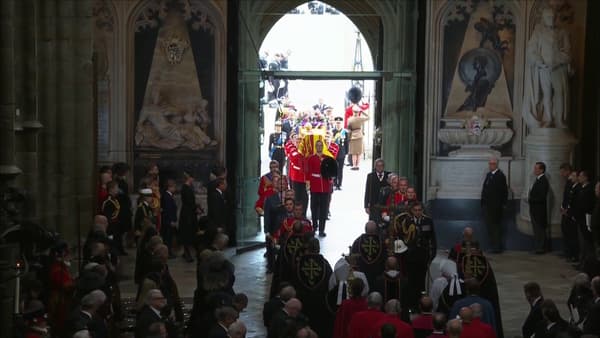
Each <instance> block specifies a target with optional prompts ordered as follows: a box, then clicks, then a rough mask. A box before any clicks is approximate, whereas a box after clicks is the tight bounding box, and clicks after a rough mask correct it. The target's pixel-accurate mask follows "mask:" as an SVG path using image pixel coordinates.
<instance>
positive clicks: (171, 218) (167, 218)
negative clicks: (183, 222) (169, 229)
mask: <svg viewBox="0 0 600 338" xmlns="http://www.w3.org/2000/svg"><path fill="white" fill-rule="evenodd" d="M160 196H161V199H160V207H161V209H162V210H161V222H162V225H163V227H164V226H171V223H172V222H177V204H176V203H175V198H174V197H173V196H172V195H171V194H170V193H168V192H167V191H163V192H162V194H161V195H160Z"/></svg>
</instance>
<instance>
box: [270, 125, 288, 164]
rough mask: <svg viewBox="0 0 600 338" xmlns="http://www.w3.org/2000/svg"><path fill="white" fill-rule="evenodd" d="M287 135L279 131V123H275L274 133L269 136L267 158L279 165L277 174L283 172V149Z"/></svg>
mask: <svg viewBox="0 0 600 338" xmlns="http://www.w3.org/2000/svg"><path fill="white" fill-rule="evenodd" d="M286 138H287V135H285V133H283V132H282V131H281V121H279V120H278V121H276V122H275V132H274V133H272V134H271V135H269V156H271V160H273V161H277V162H278V163H279V172H283V165H284V164H285V150H284V148H283V146H284V144H285V141H286Z"/></svg>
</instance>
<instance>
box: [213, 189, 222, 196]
mask: <svg viewBox="0 0 600 338" xmlns="http://www.w3.org/2000/svg"><path fill="white" fill-rule="evenodd" d="M215 189H217V191H218V192H219V194H221V195H223V192H222V191H221V189H219V188H215Z"/></svg>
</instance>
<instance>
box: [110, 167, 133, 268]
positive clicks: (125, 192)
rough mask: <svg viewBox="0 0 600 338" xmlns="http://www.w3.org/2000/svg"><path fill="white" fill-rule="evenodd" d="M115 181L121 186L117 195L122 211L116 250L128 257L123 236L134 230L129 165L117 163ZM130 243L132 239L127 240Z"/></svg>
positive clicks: (114, 171) (113, 170) (113, 169)
mask: <svg viewBox="0 0 600 338" xmlns="http://www.w3.org/2000/svg"><path fill="white" fill-rule="evenodd" d="M112 172H113V179H114V180H115V181H116V182H117V183H118V184H119V194H118V195H117V200H118V201H119V205H120V206H121V210H120V212H119V229H118V230H119V231H118V232H117V234H115V243H116V245H117V247H116V248H115V249H117V250H119V251H120V252H119V254H121V255H124V256H126V255H127V252H126V251H125V248H124V247H123V244H122V243H123V239H122V238H123V235H124V234H127V233H128V232H130V231H131V230H132V228H133V226H132V223H131V221H132V218H133V214H132V210H131V198H130V197H129V184H128V183H127V174H128V173H129V165H127V163H123V162H120V163H115V164H114V165H113V168H112ZM127 240H128V241H130V239H129V238H128V239H127Z"/></svg>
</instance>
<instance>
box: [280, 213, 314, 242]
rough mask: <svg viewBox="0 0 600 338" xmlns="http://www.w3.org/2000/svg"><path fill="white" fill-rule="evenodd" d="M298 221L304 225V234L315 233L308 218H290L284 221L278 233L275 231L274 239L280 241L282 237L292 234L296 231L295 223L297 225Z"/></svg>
mask: <svg viewBox="0 0 600 338" xmlns="http://www.w3.org/2000/svg"><path fill="white" fill-rule="evenodd" d="M298 221H299V222H302V223H303V226H302V233H303V234H307V233H309V232H313V227H312V225H311V223H310V221H309V220H307V219H306V218H295V217H288V218H286V219H284V220H283V222H282V223H281V226H280V227H279V229H277V231H275V233H274V234H273V239H274V240H276V241H278V240H279V238H281V237H282V236H284V235H289V234H291V233H292V232H293V231H294V223H296V222H298Z"/></svg>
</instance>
